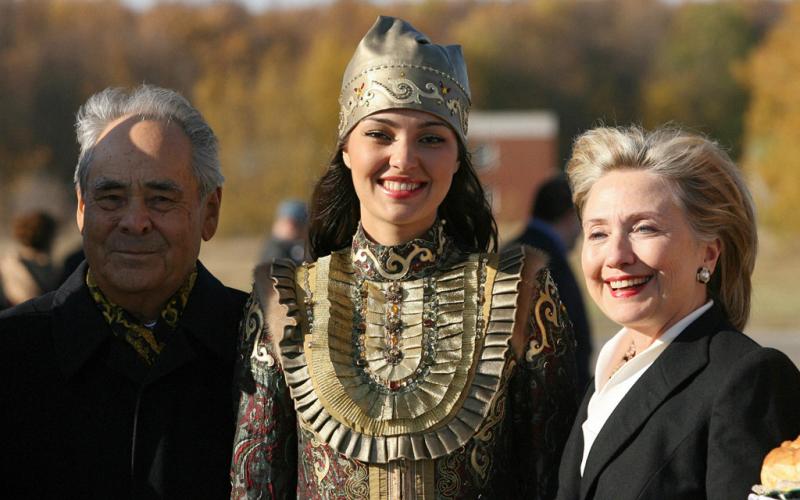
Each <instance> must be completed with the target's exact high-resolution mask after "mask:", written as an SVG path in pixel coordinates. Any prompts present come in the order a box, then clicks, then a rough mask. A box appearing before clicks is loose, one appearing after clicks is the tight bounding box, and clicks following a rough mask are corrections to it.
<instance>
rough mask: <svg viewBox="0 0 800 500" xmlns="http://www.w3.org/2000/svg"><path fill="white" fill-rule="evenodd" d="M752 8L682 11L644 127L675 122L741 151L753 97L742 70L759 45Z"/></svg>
mask: <svg viewBox="0 0 800 500" xmlns="http://www.w3.org/2000/svg"><path fill="white" fill-rule="evenodd" d="M753 8H755V6H753V5H752V4H744V3H739V2H714V3H686V4H683V5H681V6H679V7H677V8H676V12H675V14H674V16H673V18H672V21H671V23H670V25H669V28H668V29H667V32H666V34H665V38H664V40H663V41H662V42H661V44H660V46H659V48H658V50H657V51H656V53H655V56H654V59H655V64H654V67H653V71H652V72H651V73H650V74H649V75H648V76H647V78H646V82H645V84H644V92H643V95H642V99H643V102H642V110H643V115H644V123H645V125H647V126H651V127H652V126H657V125H661V124H663V123H665V122H675V123H678V124H680V125H683V126H686V127H689V128H691V129H694V130H698V131H702V132H704V133H707V134H709V135H710V136H712V137H714V138H715V139H716V140H718V141H720V143H721V144H722V145H723V146H725V147H727V148H731V149H732V152H733V154H734V156H737V155H738V152H739V151H740V145H741V138H742V130H743V116H744V110H745V108H746V106H747V102H748V96H747V92H746V90H745V88H744V85H743V83H742V82H741V81H740V79H739V78H737V74H736V68H737V65H738V64H740V63H741V62H742V61H743V60H744V58H745V56H746V54H747V52H748V50H749V49H750V48H751V47H752V46H753V44H754V43H755V41H756V29H755V26H754V24H753V23H752V22H750V19H749V12H748V11H749V10H751V9H753Z"/></svg>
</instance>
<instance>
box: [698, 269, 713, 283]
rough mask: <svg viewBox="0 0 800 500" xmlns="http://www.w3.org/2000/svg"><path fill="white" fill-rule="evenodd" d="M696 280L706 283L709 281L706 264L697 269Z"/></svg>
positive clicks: (709, 273) (708, 271)
mask: <svg viewBox="0 0 800 500" xmlns="http://www.w3.org/2000/svg"><path fill="white" fill-rule="evenodd" d="M697 281H699V282H700V283H703V284H706V283H708V282H709V281H711V270H710V269H709V268H707V267H706V266H703V267H701V268H700V269H698V270H697Z"/></svg>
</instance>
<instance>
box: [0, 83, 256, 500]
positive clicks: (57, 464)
mask: <svg viewBox="0 0 800 500" xmlns="http://www.w3.org/2000/svg"><path fill="white" fill-rule="evenodd" d="M77 135H78V141H79V143H80V146H81V153H80V158H79V160H78V165H77V168H76V170H75V182H76V188H77V189H76V191H77V195H78V210H77V221H78V227H79V228H80V231H81V234H82V235H83V246H84V250H85V253H86V262H84V263H83V264H81V265H80V266H79V267H78V269H77V270H76V271H75V272H74V273H73V274H72V275H71V276H70V277H69V278H68V279H67V281H66V282H65V283H64V284H63V285H62V286H61V288H59V289H58V290H57V291H55V292H51V293H49V294H46V295H44V296H42V297H39V298H37V299H33V300H31V301H29V302H26V303H23V304H21V305H19V306H17V307H15V308H13V309H10V310H7V311H5V312H3V313H2V315H1V316H0V345H2V351H0V352H2V355H1V356H2V362H0V379H2V383H0V387H1V388H0V395H2V398H1V399H0V406H2V408H3V409H2V416H0V433H2V436H3V437H2V438H1V439H0V449H2V450H3V454H4V455H5V457H6V460H5V463H6V465H5V466H3V467H2V468H0V470H2V472H0V477H2V484H3V486H2V487H0V489H1V490H2V491H3V493H4V495H10V496H9V497H26V498H28V497H30V498H164V497H171V498H174V497H180V498H224V497H227V496H228V495H229V482H228V479H227V471H228V466H229V462H230V451H229V450H230V447H231V441H232V437H233V428H234V420H235V415H234V406H233V399H232V391H231V379H232V374H233V362H234V357H235V343H236V330H237V324H238V322H239V319H240V317H241V311H242V310H243V306H244V302H245V299H246V296H245V294H244V293H242V292H239V291H236V290H232V289H229V288H226V287H225V286H223V285H222V284H221V283H220V282H219V281H217V279H215V278H214V277H213V276H212V275H211V274H210V273H209V272H208V271H207V270H206V269H205V268H204V267H203V265H202V264H200V262H198V260H197V257H198V253H199V251H200V242H201V240H209V239H210V238H211V237H212V236H213V235H214V233H215V231H216V228H217V222H218V220H219V210H220V200H221V196H222V188H221V186H222V182H223V177H222V175H221V173H220V169H219V160H218V157H217V142H216V138H215V136H214V133H213V132H212V130H211V128H210V127H209V126H208V125H207V124H206V122H205V121H204V120H203V118H202V116H201V115H200V113H199V112H198V111H197V110H195V109H194V108H193V107H192V106H191V105H190V104H189V103H188V102H187V101H186V100H185V99H184V98H183V97H181V96H180V95H179V94H177V93H175V92H173V91H170V90H165V89H160V88H156V87H152V86H141V87H138V88H136V89H135V90H134V91H132V92H131V93H126V92H123V91H121V90H118V89H107V90H105V91H103V92H100V93H99V94H96V95H94V96H92V97H91V98H90V99H89V100H88V101H87V102H86V104H84V106H83V107H82V108H81V110H80V111H79V112H78V119H77ZM9 464H11V465H10V466H9ZM14 493H18V494H17V495H15V494H14Z"/></svg>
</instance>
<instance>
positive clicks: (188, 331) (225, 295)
mask: <svg viewBox="0 0 800 500" xmlns="http://www.w3.org/2000/svg"><path fill="white" fill-rule="evenodd" d="M240 313H241V311H237V308H236V304H235V303H234V301H233V300H232V298H231V294H230V293H229V292H228V290H227V289H226V288H225V286H224V285H223V284H222V283H220V282H219V280H217V279H216V278H215V277H214V276H213V275H212V274H211V273H210V272H208V270H207V269H206V268H205V267H204V266H203V264H201V263H200V261H198V262H197V282H196V283H195V285H194V288H193V289H192V293H191V295H189V300H188V302H187V303H186V308H185V309H184V310H183V314H182V315H181V319H180V321H179V322H178V327H177V328H176V331H175V338H173V339H172V340H171V341H170V342H169V343H168V344H167V346H166V347H165V348H164V351H163V352H162V353H161V354H160V355H159V356H158V359H157V360H156V362H155V364H154V365H153V367H152V369H151V370H150V371H149V372H148V375H147V378H146V382H145V383H152V382H154V381H155V380H157V379H159V378H162V377H164V376H166V375H168V374H169V373H171V372H173V371H175V370H177V369H179V368H180V367H181V366H183V365H185V364H187V363H189V362H191V361H192V360H193V359H195V358H196V357H198V355H199V354H200V353H210V355H211V356H212V357H216V358H219V359H221V360H223V362H227V363H228V364H232V363H233V359H234V357H235V356H236V335H235V332H234V331H233V330H235V325H236V324H237V314H240Z"/></svg>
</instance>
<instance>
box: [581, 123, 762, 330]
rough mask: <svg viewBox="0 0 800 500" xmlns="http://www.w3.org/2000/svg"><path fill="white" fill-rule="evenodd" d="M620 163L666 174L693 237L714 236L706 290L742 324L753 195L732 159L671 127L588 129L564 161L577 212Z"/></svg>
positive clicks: (752, 242) (753, 239)
mask: <svg viewBox="0 0 800 500" xmlns="http://www.w3.org/2000/svg"><path fill="white" fill-rule="evenodd" d="M622 169H633V170H643V171H647V172H650V173H652V174H656V175H658V176H660V177H661V178H663V179H665V180H666V181H667V182H668V184H669V186H671V188H672V191H673V194H674V196H675V200H676V202H677V203H678V205H679V206H680V207H681V208H682V209H683V211H684V213H685V214H686V218H687V221H688V223H689V225H690V227H691V228H692V231H693V232H694V234H695V237H697V238H698V239H699V240H700V241H712V240H714V239H716V238H719V240H720V241H721V243H722V251H721V253H720V256H719V261H718V265H717V270H716V271H715V272H714V275H713V277H712V280H711V282H710V283H709V292H710V294H711V296H713V297H714V298H715V299H717V300H718V302H719V303H721V305H722V307H723V309H724V310H725V312H726V313H727V315H728V319H729V320H730V321H731V323H732V324H733V325H734V326H735V327H736V328H738V329H740V330H741V329H743V328H744V325H745V324H746V323H747V318H748V316H749V314H750V292H751V287H752V285H751V281H750V277H751V275H752V273H753V268H754V267H755V260H756V252H757V248H758V234H757V231H756V222H755V209H754V206H753V199H752V196H751V195H750V191H749V190H748V189H747V185H746V184H745V182H744V179H743V177H742V174H741V172H740V171H739V168H738V167H737V166H736V164H734V162H733V160H731V158H730V157H729V156H728V154H727V153H726V152H725V151H724V150H723V149H722V148H720V146H719V145H718V144H717V143H716V142H714V141H711V140H709V139H706V138H705V137H702V136H699V135H697V134H692V133H689V132H685V131H682V130H679V129H677V128H670V127H665V128H660V129H656V130H653V131H651V132H645V131H644V130H642V129H641V128H639V127H620V128H609V127H599V128H596V129H593V130H590V131H588V132H585V133H584V134H582V135H581V136H579V137H578V138H577V139H575V143H574V145H573V150H572V157H571V158H570V160H569V162H568V163H567V174H568V175H569V179H570V184H571V185H572V193H573V199H574V201H575V207H576V208H577V210H578V215H579V216H581V217H582V216H583V208H584V206H585V204H586V200H587V198H588V196H589V191H590V190H591V188H592V186H593V185H594V183H595V182H596V181H597V180H598V179H600V177H602V176H603V175H605V174H606V173H608V172H611V171H614V170H622Z"/></svg>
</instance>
